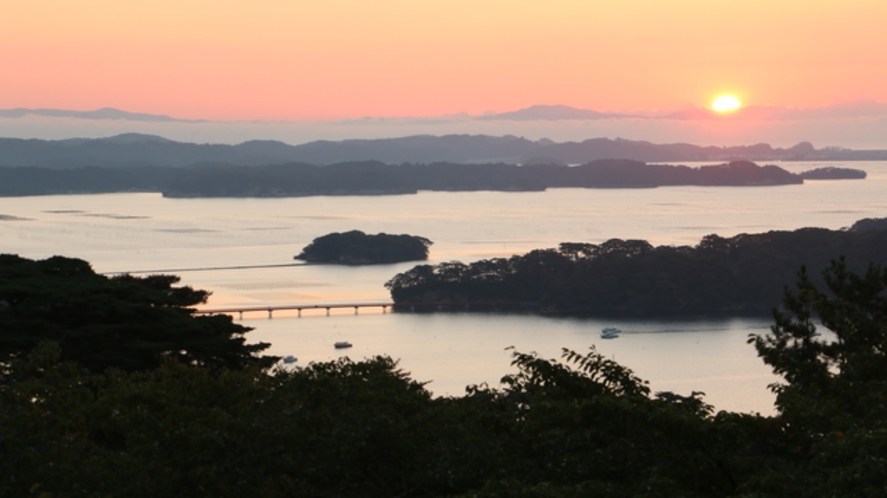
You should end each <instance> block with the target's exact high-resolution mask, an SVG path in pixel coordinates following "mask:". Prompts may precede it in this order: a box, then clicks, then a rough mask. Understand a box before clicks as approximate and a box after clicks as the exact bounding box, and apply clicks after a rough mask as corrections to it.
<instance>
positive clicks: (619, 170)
mask: <svg viewBox="0 0 887 498" xmlns="http://www.w3.org/2000/svg"><path fill="white" fill-rule="evenodd" d="M865 176H866V173H865V172H864V171H862V170H857V169H848V168H834V167H831V168H819V169H816V170H811V171H807V172H804V173H801V174H795V173H790V172H788V171H786V170H785V169H783V168H780V167H778V166H772V165H768V166H759V165H757V164H755V163H752V162H749V161H732V162H729V163H723V164H713V165H709V166H701V167H688V166H671V165H661V164H647V163H644V162H641V161H633V160H624V159H600V160H596V161H591V162H587V163H585V164H582V165H580V166H567V165H564V164H555V163H545V164H541V163H540V164H525V165H515V164H506V163H484V164H461V163H446V162H436V163H429V164H410V163H405V164H386V163H382V162H378V161H359V162H344V163H337V164H331V165H328V166H317V165H313V164H306V163H286V164H270V165H260V166H242V165H230V164H219V163H215V164H200V165H191V166H187V167H171V166H139V167H132V168H106V167H83V168H71V169H46V168H35V167H15V168H4V167H0V196H15V195H45V194H69V193H105V192H131V191H139V192H162V193H163V195H164V196H167V197H288V196H309V195H393V194H413V193H416V192H418V191H420V190H431V191H476V190H496V191H507V192H512V191H513V192H526V191H543V190H546V189H548V188H566V187H572V188H653V187H661V186H675V185H704V186H760V185H792V184H800V183H803V182H804V180H805V179H811V180H813V179H861V178H865Z"/></svg>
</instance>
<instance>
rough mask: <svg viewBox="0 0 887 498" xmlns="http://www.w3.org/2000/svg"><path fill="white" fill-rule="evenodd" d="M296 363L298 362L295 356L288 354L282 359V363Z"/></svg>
mask: <svg viewBox="0 0 887 498" xmlns="http://www.w3.org/2000/svg"><path fill="white" fill-rule="evenodd" d="M297 361H299V359H298V358H296V357H295V356H293V355H291V354H288V355H286V356H284V357H283V362H284V363H295V362H297Z"/></svg>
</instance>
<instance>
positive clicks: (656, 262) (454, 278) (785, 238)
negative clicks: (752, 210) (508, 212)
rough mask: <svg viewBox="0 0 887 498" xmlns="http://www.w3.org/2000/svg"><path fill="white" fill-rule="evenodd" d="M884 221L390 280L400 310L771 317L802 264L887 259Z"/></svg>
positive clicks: (488, 264)
mask: <svg viewBox="0 0 887 498" xmlns="http://www.w3.org/2000/svg"><path fill="white" fill-rule="evenodd" d="M884 225H885V220H873V219H867V220H861V221H860V222H857V223H856V224H854V225H853V226H852V227H850V228H849V229H847V230H828V229H824V228H803V229H799V230H795V231H771V232H767V233H760V234H740V235H736V236H734V237H729V238H725V237H720V236H718V235H714V234H713V235H708V236H706V237H704V238H703V239H702V240H701V241H700V242H699V243H698V244H697V245H696V246H693V247H690V246H678V247H675V246H658V247H654V246H653V245H651V244H650V243H649V242H647V241H644V240H620V239H612V240H609V241H606V242H604V243H601V244H587V243H562V244H560V246H559V247H558V248H557V249H541V250H535V251H531V252H529V253H527V254H524V255H516V256H512V257H510V258H495V259H487V260H481V261H477V262H474V263H471V264H464V263H460V262H446V263H440V264H437V265H427V264H426V265H419V266H416V267H414V268H412V269H410V270H408V271H406V272H403V273H400V274H398V275H396V276H394V277H393V278H392V279H391V280H389V281H388V282H387V283H386V284H385V286H386V287H387V288H388V289H389V290H390V292H391V297H392V298H393V299H394V301H395V305H396V308H398V307H399V308H400V309H415V310H421V309H432V310H436V309H438V308H439V307H440V306H441V305H447V304H449V305H452V307H453V308H456V309H460V310H462V309H466V308H468V309H475V310H483V309H490V308H495V309H519V310H528V311H534V312H538V313H542V314H551V315H568V316H601V317H605V316H617V317H664V316H700V315H709V316H743V315H746V316H752V315H758V316H760V315H764V316H767V315H769V313H770V310H771V309H772V308H773V306H774V304H775V303H778V302H779V300H780V296H781V292H782V288H783V285H784V284H785V282H790V281H791V280H792V279H793V278H794V272H795V271H796V269H797V268H800V267H802V266H807V267H809V268H823V267H825V266H826V265H827V264H828V262H829V261H830V260H831V259H832V258H833V257H834V255H835V254H842V255H844V256H845V257H846V260H847V264H848V265H849V266H850V267H851V268H852V269H853V270H855V271H862V270H864V269H865V266H866V265H868V264H869V263H870V262H877V263H879V264H887V226H884ZM816 283H817V284H822V282H821V281H817V282H816Z"/></svg>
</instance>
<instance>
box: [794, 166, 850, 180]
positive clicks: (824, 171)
mask: <svg viewBox="0 0 887 498" xmlns="http://www.w3.org/2000/svg"><path fill="white" fill-rule="evenodd" d="M799 176H800V177H801V178H803V179H805V180H863V179H865V177H866V172H865V171H863V170H861V169H852V168H837V167H835V166H827V167H824V168H816V169H811V170H808V171H804V172H803V173H800V174H799Z"/></svg>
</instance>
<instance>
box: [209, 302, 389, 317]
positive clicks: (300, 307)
mask: <svg viewBox="0 0 887 498" xmlns="http://www.w3.org/2000/svg"><path fill="white" fill-rule="evenodd" d="M393 306H394V302H393V301H385V302H364V303H327V304H279V305H271V306H237V307H231V308H204V309H198V310H197V311H195V312H194V314H195V315H219V314H225V315H229V314H233V313H237V314H238V316H239V317H240V319H241V320H242V319H243V314H244V313H251V312H262V311H264V312H267V313H268V318H273V317H274V312H275V311H296V312H297V316H299V317H301V316H302V311H304V310H326V316H330V310H333V309H342V308H345V309H347V308H354V314H355V315H357V314H358V312H359V310H360V309H361V308H382V313H387V312H388V308H391V307H393Z"/></svg>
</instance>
